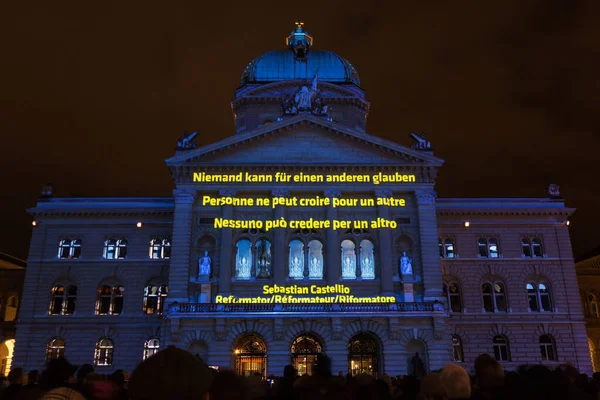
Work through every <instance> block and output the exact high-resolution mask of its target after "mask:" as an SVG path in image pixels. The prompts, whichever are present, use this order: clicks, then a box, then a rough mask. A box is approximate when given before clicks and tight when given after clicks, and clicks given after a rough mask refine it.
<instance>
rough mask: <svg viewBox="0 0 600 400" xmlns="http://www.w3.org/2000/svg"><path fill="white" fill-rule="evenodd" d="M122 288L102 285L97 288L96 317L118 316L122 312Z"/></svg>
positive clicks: (123, 289)
mask: <svg viewBox="0 0 600 400" xmlns="http://www.w3.org/2000/svg"><path fill="white" fill-rule="evenodd" d="M124 295H125V288H124V287H123V286H120V285H118V286H114V287H110V286H108V285H103V286H100V287H99V288H98V298H97V300H96V315H119V314H121V312H122V311H123V296H124Z"/></svg>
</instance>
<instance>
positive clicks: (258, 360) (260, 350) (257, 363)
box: [234, 335, 267, 378]
mask: <svg viewBox="0 0 600 400" xmlns="http://www.w3.org/2000/svg"><path fill="white" fill-rule="evenodd" d="M234 353H235V369H236V371H237V373H238V375H240V376H245V377H248V376H252V375H254V374H259V375H261V376H262V377H263V378H266V376H267V346H266V345H265V342H264V341H263V340H262V339H261V338H259V337H257V336H254V335H250V336H246V337H244V338H242V340H240V341H239V343H238V345H237V346H236V348H235V349H234Z"/></svg>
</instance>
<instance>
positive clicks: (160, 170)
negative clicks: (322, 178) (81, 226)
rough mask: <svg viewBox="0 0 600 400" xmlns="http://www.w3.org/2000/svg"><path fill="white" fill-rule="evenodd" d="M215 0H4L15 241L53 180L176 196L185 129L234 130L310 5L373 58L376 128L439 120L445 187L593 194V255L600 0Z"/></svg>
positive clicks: (581, 204)
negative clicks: (271, 58)
mask: <svg viewBox="0 0 600 400" xmlns="http://www.w3.org/2000/svg"><path fill="white" fill-rule="evenodd" d="M174 3H176V4H174ZM491 3H495V4H494V5H492V4H491ZM206 4H207V3H206V2H203V1H193V2H192V1H190V2H185V3H184V2H167V1H143V2H142V1H102V2H86V1H77V2H76V1H41V0H34V1H32V2H23V1H9V2H4V4H3V5H2V11H1V13H0V43H1V44H2V46H1V49H0V51H1V53H0V77H1V82H2V85H1V87H0V149H1V152H2V157H0V168H1V171H2V175H1V176H2V180H3V182H2V190H1V191H0V213H1V214H0V223H1V226H2V228H1V229H0V240H1V242H0V243H1V244H0V251H2V252H6V253H10V254H13V255H15V256H18V257H23V258H24V257H26V256H27V251H28V245H29V240H30V232H31V222H30V221H31V218H30V217H29V216H28V215H27V214H26V213H25V209H26V208H27V207H31V206H33V205H34V204H35V201H36V197H37V196H38V194H39V191H40V188H41V187H42V185H43V184H44V183H47V182H52V183H53V184H54V186H55V193H56V195H57V196H114V197H119V196H169V195H170V194H171V191H172V189H173V185H172V182H171V179H170V175H169V173H168V171H167V168H166V167H165V165H164V162H163V160H164V158H166V157H168V156H169V155H171V154H172V153H173V149H174V147H175V144H176V140H177V138H178V137H179V136H180V135H181V134H182V132H183V131H195V130H197V131H199V132H200V134H199V137H198V140H197V143H198V145H203V144H207V143H210V142H213V141H215V140H218V139H221V138H224V137H226V136H228V135H232V134H233V119H232V115H231V109H230V105H229V101H230V100H231V99H232V98H233V95H234V90H235V88H236V87H237V86H238V84H239V79H240V75H241V73H242V70H243V69H244V67H245V66H246V64H247V63H248V62H249V61H251V60H252V59H253V58H254V57H256V56H258V55H260V54H262V53H263V52H265V51H268V50H272V49H279V48H283V47H284V46H285V41H284V38H285V37H286V36H287V35H288V34H289V32H290V31H291V30H292V29H293V27H294V25H293V23H294V21H295V20H296V19H302V20H303V21H304V22H305V24H306V25H305V26H306V28H307V30H308V31H309V32H310V33H311V34H312V35H313V36H314V38H315V43H314V47H315V48H319V49H328V50H332V51H335V52H337V53H338V54H340V55H342V56H343V57H345V58H347V59H348V60H349V61H350V62H351V63H352V64H353V65H354V66H355V67H356V69H357V70H358V73H359V75H360V78H361V83H362V86H363V88H364V89H366V91H367V96H368V99H369V100H370V101H371V102H372V106H371V113H370V115H369V120H368V131H369V132H370V133H372V134H374V135H378V136H381V137H383V138H386V139H390V140H394V141H397V142H399V143H402V144H405V145H410V144H411V139H409V137H408V134H409V132H411V131H416V132H424V133H425V134H426V135H428V137H429V139H430V140H431V142H432V144H433V146H434V148H435V154H436V155H438V156H439V157H441V158H444V159H445V160H446V164H445V166H444V167H443V169H442V172H441V174H440V176H439V179H438V185H437V190H438V194H439V195H440V196H442V197H544V189H545V187H546V185H547V184H548V183H558V184H559V185H560V186H561V192H562V195H563V197H565V199H566V203H567V205H568V206H570V207H576V208H577V209H578V211H577V213H576V215H575V216H574V217H573V218H572V224H571V228H572V238H573V247H574V249H575V252H576V254H581V253H582V252H585V251H587V250H589V249H590V248H593V247H595V246H597V245H599V244H600V235H598V234H597V232H598V229H597V227H598V226H600V216H599V212H598V209H599V208H600V185H599V184H598V182H599V180H598V172H599V171H600V162H599V159H600V156H599V150H600V79H599V76H600V56H599V51H600V50H599V49H600V47H599V39H600V25H599V24H598V20H599V19H600V2H599V1H597V0H589V1H579V0H569V1H564V0H532V1H529V0H525V1H524V0H505V1H502V2H487V1H486V2H481V1H470V2H465V1H429V0H424V1H418V2H416V1H412V2H404V1H385V2H384V1H377V0H370V1H354V0H344V1H334V0H327V1H302V2H293V1H289V2H285V1H281V0H278V1H262V0H261V1H253V2H252V1H248V2H239V1H220V2H214V4H212V5H211V6H210V9H208V8H206Z"/></svg>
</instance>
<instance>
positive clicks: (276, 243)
mask: <svg viewBox="0 0 600 400" xmlns="http://www.w3.org/2000/svg"><path fill="white" fill-rule="evenodd" d="M289 195H290V192H289V191H287V190H285V189H277V190H273V191H272V192H271V196H273V197H288V196H289ZM282 217H283V218H285V207H284V206H276V207H275V213H274V217H273V219H276V220H278V219H280V218H282ZM285 232H286V229H283V228H275V229H274V230H273V274H274V276H273V278H274V279H273V281H274V282H275V284H276V285H285V282H286V278H287V276H288V271H287V268H286V264H287V263H286V257H287V254H288V247H287V244H286V243H285Z"/></svg>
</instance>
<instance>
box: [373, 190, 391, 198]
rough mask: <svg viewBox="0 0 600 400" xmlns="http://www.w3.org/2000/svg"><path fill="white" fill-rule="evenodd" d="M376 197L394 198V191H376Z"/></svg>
mask: <svg viewBox="0 0 600 400" xmlns="http://www.w3.org/2000/svg"><path fill="white" fill-rule="evenodd" d="M375 196H376V197H384V198H385V197H392V191H391V190H389V189H386V190H376V191H375Z"/></svg>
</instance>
